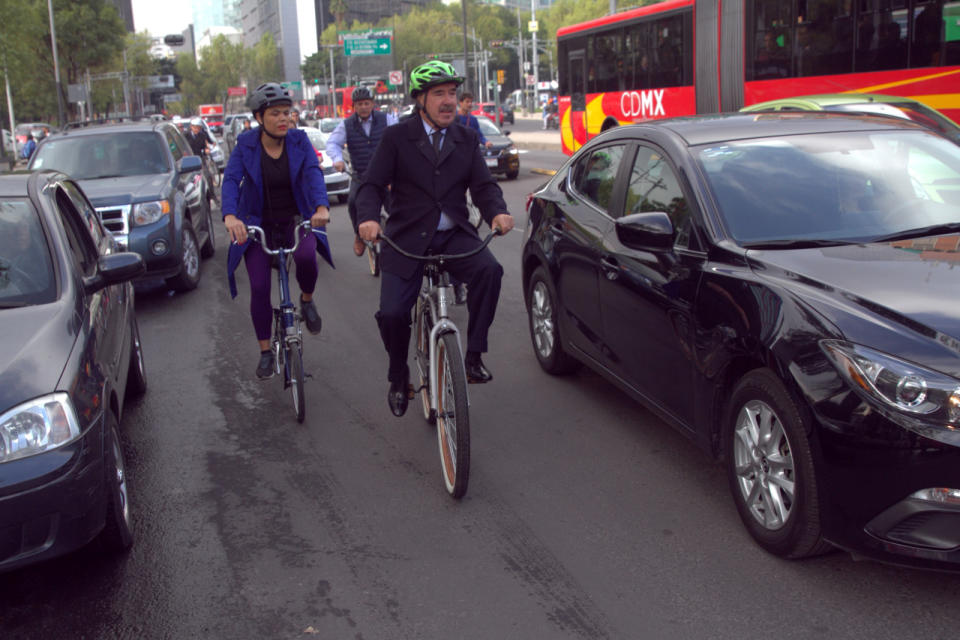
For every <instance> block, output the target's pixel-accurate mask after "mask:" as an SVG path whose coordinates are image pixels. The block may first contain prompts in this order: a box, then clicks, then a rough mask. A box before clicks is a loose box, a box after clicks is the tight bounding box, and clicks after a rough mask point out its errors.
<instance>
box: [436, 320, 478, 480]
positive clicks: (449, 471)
mask: <svg viewBox="0 0 960 640" xmlns="http://www.w3.org/2000/svg"><path fill="white" fill-rule="evenodd" d="M437 350H438V354H437V387H438V389H437V396H438V397H437V442H438V444H439V446H440V464H441V467H442V470H443V483H444V485H446V487H447V493H449V494H450V495H451V496H452V497H453V498H457V499H459V498H462V497H463V495H464V494H465V493H466V492H467V482H468V481H469V479H470V412H469V409H468V408H467V375H466V372H465V371H464V369H463V357H462V356H461V355H460V343H459V342H457V336H456V334H453V333H444V334H443V335H441V336H440V338H439V339H438V340H437Z"/></svg>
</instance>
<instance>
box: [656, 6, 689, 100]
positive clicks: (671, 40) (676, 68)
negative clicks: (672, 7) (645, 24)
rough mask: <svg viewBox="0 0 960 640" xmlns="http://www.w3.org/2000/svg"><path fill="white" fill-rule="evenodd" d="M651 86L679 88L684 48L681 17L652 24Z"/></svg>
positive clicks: (664, 19) (663, 19) (681, 81)
mask: <svg viewBox="0 0 960 640" xmlns="http://www.w3.org/2000/svg"><path fill="white" fill-rule="evenodd" d="M652 39H653V42H654V46H653V60H652V65H653V86H655V87H679V86H681V85H683V84H684V82H683V75H684V74H683V69H684V46H683V19H682V18H681V16H671V17H669V18H662V19H660V20H657V21H656V22H654V23H653V38H652Z"/></svg>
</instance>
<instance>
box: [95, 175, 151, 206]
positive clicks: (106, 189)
mask: <svg viewBox="0 0 960 640" xmlns="http://www.w3.org/2000/svg"><path fill="white" fill-rule="evenodd" d="M169 180H170V176H169V175H167V174H165V173H158V174H154V175H146V176H127V177H125V178H101V179H99V180H81V181H80V188H81V189H83V192H84V193H86V194H87V197H88V198H90V203H91V204H92V205H93V206H95V207H102V206H105V205H120V204H130V203H131V202H143V201H145V200H159V199H160V198H162V197H163V194H164V192H165V187H166V185H167V182H168V181H169Z"/></svg>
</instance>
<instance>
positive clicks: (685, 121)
mask: <svg viewBox="0 0 960 640" xmlns="http://www.w3.org/2000/svg"><path fill="white" fill-rule="evenodd" d="M651 127H653V128H657V129H667V130H669V131H671V132H672V133H673V134H674V135H676V136H679V137H680V138H682V139H683V141H684V142H685V143H686V144H687V145H688V146H696V145H701V144H716V143H718V142H730V141H733V140H747V139H752V138H773V137H782V136H790V135H802V134H810V133H839V132H844V131H892V130H897V129H911V130H917V131H924V132H928V131H929V129H927V128H926V127H924V126H923V125H921V124H916V123H913V122H910V121H909V120H904V119H901V118H891V117H889V116H877V115H863V114H849V113H842V112H832V111H761V112H755V113H740V112H737V113H721V114H713V115H706V116H691V117H684V118H669V119H665V120H652V121H650V122H646V123H643V124H637V125H627V126H624V127H615V128H613V129H609V130H607V132H605V133H604V134H601V135H599V136H597V137H596V138H594V140H600V139H613V138H608V134H609V133H610V132H617V131H621V132H629V131H631V130H633V131H635V132H636V133H637V135H642V133H643V132H644V131H649V128H651ZM626 137H632V136H630V135H629V133H628V134H627V136H626Z"/></svg>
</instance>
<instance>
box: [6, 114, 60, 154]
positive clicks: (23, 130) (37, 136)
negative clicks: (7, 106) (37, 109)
mask: <svg viewBox="0 0 960 640" xmlns="http://www.w3.org/2000/svg"><path fill="white" fill-rule="evenodd" d="M53 130H54V128H53V125H52V124H50V123H48V122H21V123H20V124H18V125H17V126H16V127H14V129H13V137H14V138H15V139H16V141H17V155H18V156H19V155H20V149H22V148H23V145H25V144H27V134H28V133H32V134H33V139H34V140H36V141H37V142H38V143H39V142H40V140H41V139H43V138H44V137H45V136H46V135H47V131H53Z"/></svg>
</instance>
